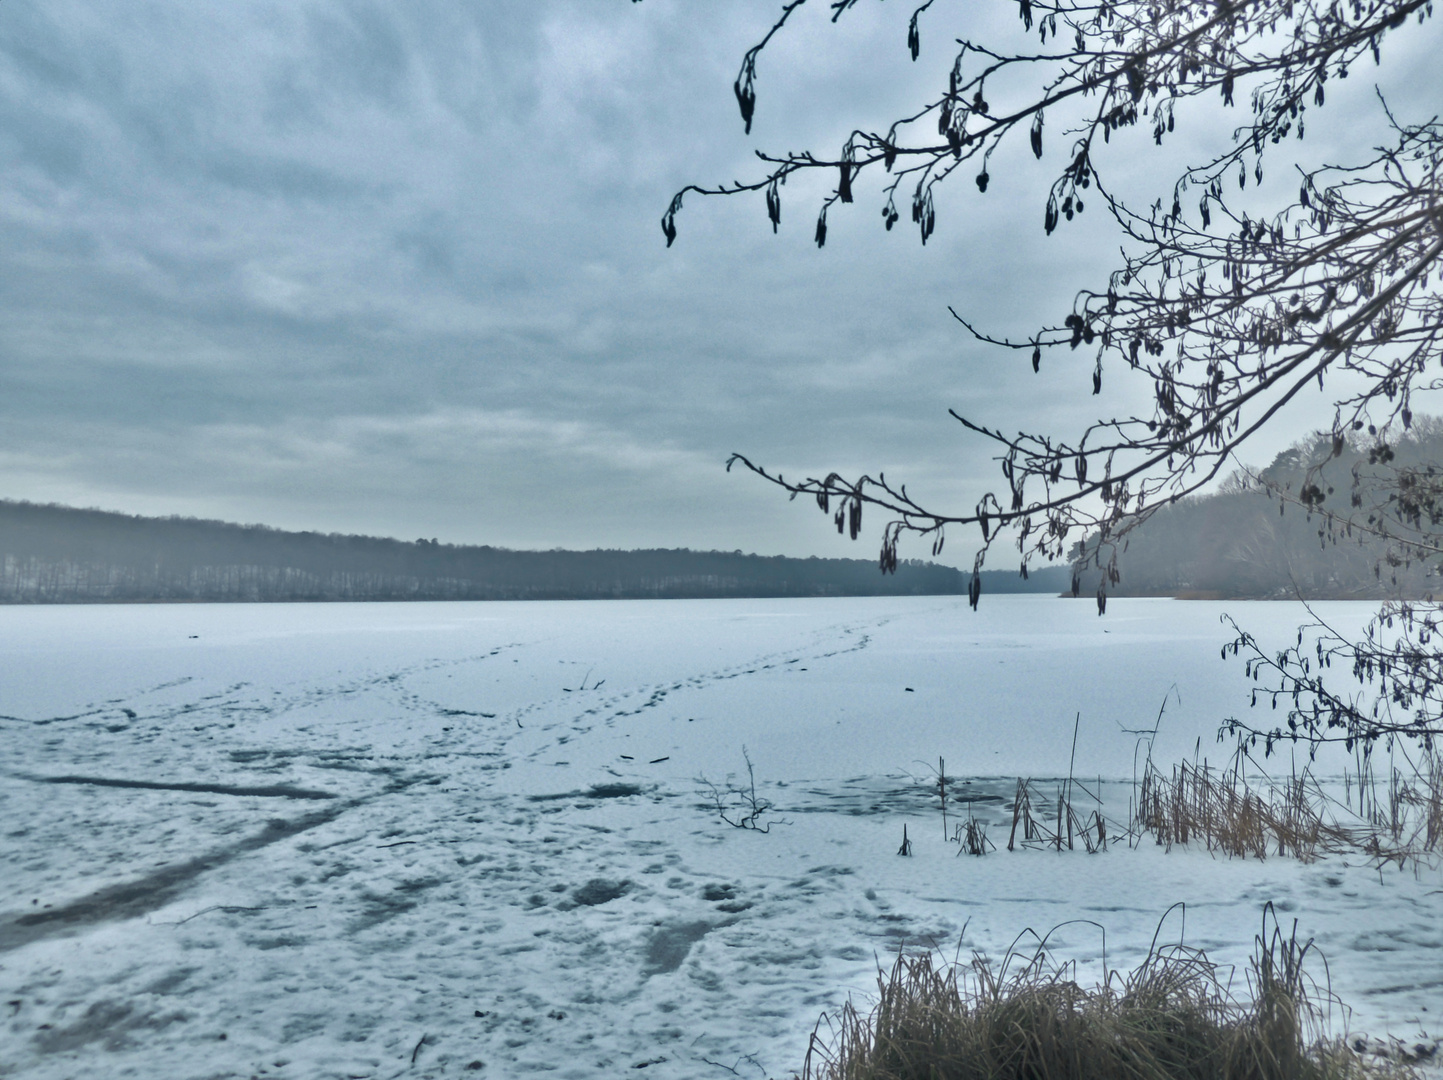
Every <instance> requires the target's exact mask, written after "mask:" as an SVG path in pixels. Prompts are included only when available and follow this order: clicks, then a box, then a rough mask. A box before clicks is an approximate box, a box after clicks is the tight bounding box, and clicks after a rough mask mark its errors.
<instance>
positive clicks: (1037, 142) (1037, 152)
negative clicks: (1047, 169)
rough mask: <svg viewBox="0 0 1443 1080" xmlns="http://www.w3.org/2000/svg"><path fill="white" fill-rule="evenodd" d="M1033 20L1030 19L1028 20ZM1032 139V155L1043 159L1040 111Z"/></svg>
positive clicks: (1031, 135) (1033, 125) (1031, 134)
mask: <svg viewBox="0 0 1443 1080" xmlns="http://www.w3.org/2000/svg"><path fill="white" fill-rule="evenodd" d="M1028 21H1029V22H1030V21H1031V20H1030V19H1029V20H1028ZM1028 134H1029V137H1030V138H1031V140H1032V156H1033V157H1035V158H1037V159H1039V160H1041V158H1042V114H1041V113H1040V112H1039V113H1038V114H1037V115H1036V116H1034V117H1033V118H1032V130H1031V131H1030V132H1029V133H1028Z"/></svg>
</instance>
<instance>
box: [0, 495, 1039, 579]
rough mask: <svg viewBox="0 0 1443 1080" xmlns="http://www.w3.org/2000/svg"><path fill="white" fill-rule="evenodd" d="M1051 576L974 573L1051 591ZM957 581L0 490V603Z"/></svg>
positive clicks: (910, 570) (850, 564) (726, 555)
mask: <svg viewBox="0 0 1443 1080" xmlns="http://www.w3.org/2000/svg"><path fill="white" fill-rule="evenodd" d="M1065 573H1066V572H1065V571H1063V570H1060V569H1057V570H1053V571H1051V572H1050V573H1049V572H1048V571H1042V572H1041V573H1039V574H1034V575H1033V578H1032V580H1031V581H1028V582H1023V581H1021V580H1020V579H1018V578H1017V577H1016V575H1015V574H1002V573H999V574H997V575H996V577H997V579H998V580H996V581H988V582H987V583H986V584H987V589H988V591H989V592H993V591H1016V590H1017V588H1019V587H1021V588H1024V589H1027V590H1028V591H1051V592H1054V593H1055V592H1057V591H1059V590H1060V589H1061V588H1062V586H1063V584H1064V582H1065ZM990 576H991V575H989V577H990ZM968 581H969V575H967V574H964V573H962V572H960V571H958V570H956V569H954V568H952V567H947V566H939V565H937V564H934V563H924V562H920V561H909V562H906V563H904V564H903V565H901V566H900V567H899V568H898V572H897V574H895V575H884V574H881V573H879V572H878V568H877V564H876V563H875V562H872V561H870V560H861V559H818V558H809V559H793V558H785V557H782V556H771V557H769V556H762V555H744V554H742V553H741V552H739V551H736V552H722V551H705V552H703V551H687V550H660V549H659V550H649V551H602V550H597V551H512V550H508V549H506V548H498V547H488V546H462V545H455V544H442V543H438V542H437V541H436V540H426V539H420V540H415V541H410V542H407V541H402V540H393V539H385V538H378V537H372V536H346V535H339V534H334V533H329V534H328V533H318V532H284V531H281V530H279V529H272V528H267V527H266V526H263V525H232V524H227V523H224V522H219V521H200V520H196V519H194V518H178V517H171V518H147V517H134V516H129V515H125V514H116V513H108V512H105V511H100V510H78V509H73V508H70V507H64V506H53V505H50V506H42V505H36V504H33V503H26V502H11V501H0V603H7V604H26V603H97V602H99V603H106V602H110V603H116V602H120V603H124V602H158V601H172V602H184V601H207V602H233V601H243V602H244V601H327V600H572V599H638V598H640V599H645V598H682V597H745V596H754V597H772V596H775V597H782V596H879V595H890V596H896V595H930V594H944V595H951V594H959V593H965V592H966V591H967V587H968Z"/></svg>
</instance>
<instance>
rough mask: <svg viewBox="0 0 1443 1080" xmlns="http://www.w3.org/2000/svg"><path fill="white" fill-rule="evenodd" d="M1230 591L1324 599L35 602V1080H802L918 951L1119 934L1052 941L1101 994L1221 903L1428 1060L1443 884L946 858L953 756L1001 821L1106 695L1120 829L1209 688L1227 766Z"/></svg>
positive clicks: (13, 624)
mask: <svg viewBox="0 0 1443 1080" xmlns="http://www.w3.org/2000/svg"><path fill="white" fill-rule="evenodd" d="M1319 608H1320V610H1322V611H1323V612H1324V613H1325V614H1327V615H1328V617H1329V618H1330V619H1334V620H1337V621H1339V622H1341V623H1343V624H1345V625H1352V626H1356V625H1359V624H1361V623H1362V622H1363V621H1364V620H1365V619H1366V617H1367V615H1368V612H1369V609H1368V608H1367V606H1366V605H1352V604H1324V605H1319ZM1223 611H1228V612H1230V613H1232V614H1233V615H1234V616H1235V617H1236V618H1237V619H1238V621H1239V622H1240V623H1241V624H1242V625H1244V626H1245V627H1247V628H1248V629H1250V630H1252V631H1253V632H1255V633H1256V634H1258V636H1259V637H1260V638H1261V639H1263V640H1264V642H1272V641H1275V642H1277V643H1278V644H1282V643H1284V642H1285V641H1287V640H1290V639H1291V638H1292V637H1293V634H1294V627H1295V626H1296V625H1297V623H1298V622H1299V621H1300V619H1301V618H1302V616H1303V612H1302V609H1301V608H1300V607H1299V606H1296V605H1291V604H1276V603H1275V604H1260V603H1253V604H1248V603H1235V604H1213V603H1202V602H1187V603H1185V602H1174V601H1166V600H1127V599H1114V600H1113V601H1111V602H1110V604H1109V611H1108V614H1107V616H1106V617H1105V618H1098V617H1097V615H1096V608H1095V606H1094V605H1092V604H1090V603H1088V602H1085V601H1083V602H1065V601H1059V600H1055V599H1051V598H1046V597H986V598H984V603H983V604H982V607H981V609H980V610H979V611H978V612H976V613H974V612H971V611H969V610H967V607H966V604H965V602H964V601H961V600H958V599H956V598H941V597H930V598H900V599H899V598H875V599H845V600H841V599H839V600H802V601H799V600H776V601H771V600H748V601H641V602H627V601H622V602H588V603H531V604H500V603H495V604H464V603H456V604H390V605H372V604H355V605H314V606H307V605H274V606H269V605H268V606H242V605H234V606H222V605H217V606H211V605H184V606H135V607H37V608H5V609H0V714H3V717H0V732H3V743H0V867H3V869H0V1076H6V1077H9V1076H14V1077H26V1078H36V1080H40V1078H47V1080H48V1078H55V1080H60V1078H64V1077H70V1076H80V1075H101V1076H107V1077H123V1076H144V1077H147V1078H156V1080H179V1078H187V1080H189V1078H201V1077H251V1076H266V1077H298V1078H309V1077H317V1078H319V1077H376V1078H383V1077H399V1076H415V1077H432V1076H434V1077H442V1076H459V1075H467V1076H471V1075H481V1076H518V1075H525V1074H528V1073H532V1072H536V1073H549V1074H554V1075H556V1076H561V1077H598V1076H614V1075H618V1074H619V1073H621V1072H622V1071H626V1074H627V1075H633V1074H632V1073H631V1071H630V1070H632V1069H642V1068H643V1067H644V1068H645V1070H646V1071H645V1073H644V1075H646V1076H647V1077H648V1078H652V1077H656V1078H672V1077H705V1076H715V1077H718V1078H720V1077H725V1076H727V1075H730V1074H729V1073H728V1071H727V1070H728V1069H730V1070H734V1071H735V1072H736V1073H737V1074H739V1075H742V1076H754V1077H759V1078H760V1077H763V1076H773V1077H781V1076H789V1075H791V1073H792V1072H793V1071H794V1070H796V1069H798V1068H799V1067H800V1065H801V1060H802V1056H803V1054H804V1053H805V1050H806V1046H807V1037H808V1034H809V1033H810V1030H811V1027H812V1025H813V1023H814V1022H815V1021H816V1019H817V1017H818V1015H819V1013H820V1012H821V1011H822V1010H824V1009H831V1008H835V1007H836V1006H838V1005H839V1004H840V1003H841V1002H842V1001H843V1000H845V998H846V996H847V995H848V994H849V993H851V994H853V995H863V994H865V993H866V992H867V991H868V989H869V988H870V987H871V986H872V985H873V982H874V978H875V972H876V966H877V963H878V961H879V959H880V960H881V961H882V962H884V963H885V962H886V960H887V957H888V955H889V954H890V953H894V952H895V950H896V948H897V947H898V945H899V944H900V943H903V942H906V943H910V944H916V945H922V944H928V943H935V944H936V945H937V946H939V947H941V948H943V949H945V950H947V951H949V953H950V952H951V951H954V950H956V949H958V947H959V945H960V948H961V949H962V954H963V955H964V956H965V955H967V953H968V952H970V951H971V950H974V949H975V950H980V951H983V952H986V953H988V954H990V955H993V956H997V955H1000V954H1001V953H1002V952H1003V951H1004V950H1005V949H1006V947H1007V945H1008V944H1009V942H1011V941H1012V940H1013V939H1014V938H1015V937H1016V936H1017V935H1018V934H1019V933H1021V932H1022V931H1024V930H1025V929H1027V928H1032V929H1034V930H1038V931H1042V932H1045V931H1046V930H1048V929H1049V928H1051V927H1054V926H1056V925H1058V924H1061V923H1066V922H1068V921H1069V920H1090V922H1088V921H1078V922H1071V923H1070V924H1069V925H1067V926H1063V927H1062V928H1061V929H1059V930H1058V931H1057V932H1056V933H1055V934H1054V936H1053V939H1052V940H1053V944H1054V945H1055V947H1056V952H1057V954H1058V956H1059V957H1061V958H1064V959H1072V960H1076V961H1077V962H1078V963H1079V965H1080V970H1081V973H1082V974H1083V975H1084V976H1091V977H1094V978H1096V977H1100V976H1101V974H1102V971H1103V964H1104V962H1105V963H1106V964H1108V965H1110V966H1112V967H1115V968H1118V967H1120V968H1127V967H1130V966H1132V965H1133V964H1135V963H1136V962H1137V960H1138V959H1140V958H1141V956H1142V955H1143V954H1144V953H1145V951H1146V949H1147V947H1148V944H1149V942H1150V941H1151V940H1152V938H1153V935H1154V933H1155V932H1156V931H1157V930H1158V922H1159V919H1160V918H1161V917H1162V916H1163V913H1164V912H1165V911H1166V910H1167V909H1168V908H1169V906H1170V905H1173V904H1174V903H1177V902H1179V901H1181V902H1185V903H1186V910H1185V914H1184V913H1183V912H1181V911H1174V912H1173V914H1172V915H1171V916H1170V917H1169V919H1168V921H1167V922H1166V923H1165V925H1164V926H1163V928H1162V931H1161V933H1162V936H1163V937H1164V938H1165V939H1168V940H1176V939H1177V937H1178V936H1179V935H1185V941H1186V943H1187V944H1190V945H1193V946H1198V947H1202V948H1205V949H1206V950H1207V951H1208V952H1209V954H1210V955H1211V956H1212V957H1213V959H1215V960H1221V961H1224V962H1226V963H1236V964H1238V965H1239V972H1241V971H1242V970H1243V968H1244V966H1245V964H1246V960H1247V957H1248V956H1249V955H1250V954H1251V952H1252V948H1253V938H1254V936H1255V935H1256V934H1257V933H1258V932H1259V931H1260V930H1261V928H1262V916H1263V908H1264V905H1265V904H1267V903H1268V902H1269V901H1271V902H1272V903H1273V904H1274V906H1275V908H1276V910H1277V911H1278V912H1279V913H1280V914H1281V915H1282V916H1283V917H1284V918H1285V919H1286V920H1289V921H1290V920H1291V919H1294V918H1296V919H1297V920H1298V929H1299V933H1300V935H1301V936H1304V937H1313V938H1315V939H1316V940H1317V942H1318V944H1319V947H1320V949H1321V952H1322V954H1323V955H1324V956H1326V958H1327V961H1328V965H1329V968H1328V975H1329V976H1330V977H1331V983H1332V986H1333V989H1334V990H1335V991H1336V992H1337V993H1338V995H1339V996H1340V997H1341V998H1342V999H1343V1000H1345V1001H1346V1002H1347V1003H1348V1004H1350V1005H1351V1006H1352V1007H1353V1010H1354V1011H1353V1014H1352V1017H1351V1022H1350V1024H1351V1028H1352V1029H1353V1030H1356V1031H1365V1032H1368V1033H1370V1034H1372V1035H1375V1036H1383V1035H1388V1036H1392V1037H1395V1038H1398V1039H1401V1040H1404V1041H1405V1042H1406V1043H1407V1044H1408V1045H1412V1044H1413V1043H1415V1042H1420V1041H1421V1042H1425V1043H1429V1042H1431V1040H1432V1039H1433V1038H1434V1036H1435V1035H1436V1034H1437V1033H1438V1032H1439V1029H1440V1028H1443V1025H1440V1024H1439V1023H1438V1022H1437V1021H1436V1019H1434V1017H1436V1016H1437V1014H1438V1012H1439V1010H1440V1009H1443V951H1440V946H1443V924H1440V920H1439V918H1438V916H1439V913H1440V909H1443V876H1440V875H1439V874H1438V873H1437V872H1436V871H1428V870H1424V871H1422V872H1421V873H1416V874H1415V873H1414V872H1412V871H1411V870H1410V871H1409V872H1406V873H1400V872H1399V871H1398V870H1396V869H1393V870H1389V871H1382V872H1380V871H1379V870H1378V869H1377V868H1375V867H1372V866H1370V865H1369V864H1368V863H1367V862H1366V861H1365V860H1364V859H1362V858H1361V857H1353V858H1342V857H1338V856H1331V857H1328V858H1325V859H1322V860H1320V861H1319V862H1317V863H1314V864H1312V865H1301V864H1298V863H1296V862H1292V861H1288V860H1283V859H1272V860H1268V861H1266V862H1257V861H1246V860H1228V859H1225V858H1213V857H1210V856H1208V855H1206V854H1202V853H1198V852H1188V851H1179V850H1173V851H1172V852H1163V851H1162V850H1161V849H1158V848H1156V847H1155V846H1153V845H1151V844H1150V843H1148V844H1144V845H1142V846H1141V847H1139V848H1136V849H1129V848H1128V847H1126V846H1125V845H1114V846H1113V847H1112V848H1111V849H1110V850H1108V851H1107V852H1105V853H1101V854H1097V855H1086V854H1084V853H1083V852H1081V851H1080V850H1078V851H1073V852H1063V853H1060V854H1059V853H1053V852H1043V851H1035V850H1034V851H1020V852H1014V853H1008V852H1006V851H1000V852H997V853H995V854H991V855H988V856H986V857H985V858H971V857H967V856H962V857H957V856H956V855H955V852H956V850H957V849H956V845H955V844H951V843H947V842H944V837H943V828H942V821H941V817H940V814H939V810H938V802H937V797H936V793H935V790H934V789H933V787H932V786H931V784H932V779H933V777H932V774H931V771H930V770H931V769H933V768H935V765H936V761H937V759H938V757H939V756H940V757H943V758H945V759H946V771H947V774H948V776H949V777H956V778H957V779H956V780H955V781H949V782H950V783H951V784H952V787H953V799H954V800H957V801H967V800H970V801H971V802H972V805H973V807H974V809H975V811H976V812H977V813H978V815H979V816H984V817H990V818H991V819H992V820H994V821H996V822H998V823H999V824H996V825H994V827H993V833H992V836H993V838H994V839H999V838H1001V839H1003V840H1005V835H1003V836H1001V837H999V834H1005V830H1004V829H1003V828H1002V826H1001V824H1000V822H1001V821H1002V820H1003V819H1004V818H1005V817H1006V813H1007V812H1006V803H1005V801H1006V800H1007V799H1008V797H1009V796H1010V794H1011V790H1012V787H1013V784H1014V783H1015V778H1016V777H1017V776H1019V775H1021V776H1027V777H1033V778H1039V779H1044V780H1045V779H1046V778H1056V777H1058V776H1065V775H1066V773H1067V771H1068V766H1069V759H1070V757H1071V754H1072V750H1073V726H1074V720H1075V718H1076V717H1078V716H1080V722H1079V726H1078V738H1077V745H1076V764H1075V766H1074V768H1075V771H1076V773H1077V774H1078V775H1080V776H1090V777H1102V778H1104V788H1105V789H1107V790H1111V791H1112V792H1114V794H1115V798H1114V799H1113V800H1112V801H1113V803H1114V812H1115V813H1116V812H1117V808H1118V806H1119V805H1120V807H1121V808H1122V810H1123V812H1122V813H1121V814H1120V815H1119V816H1125V807H1126V797H1127V792H1128V787H1127V784H1126V781H1128V780H1129V779H1130V778H1131V776H1132V774H1133V769H1134V760H1135V753H1136V749H1137V743H1138V735H1137V734H1136V732H1137V731H1138V730H1141V729H1145V728H1149V727H1151V726H1152V724H1153V722H1154V721H1155V719H1156V716H1157V713H1158V709H1159V706H1160V704H1161V703H1162V701H1163V699H1164V696H1166V695H1169V694H1170V688H1175V691H1176V692H1175V693H1172V694H1171V695H1170V696H1169V705H1168V708H1167V712H1166V714H1165V716H1164V719H1163V723H1162V728H1161V731H1160V732H1159V735H1158V740H1157V746H1156V748H1155V750H1154V754H1155V757H1156V758H1157V759H1158V760H1160V761H1163V762H1171V761H1174V760H1178V759H1180V758H1181V757H1183V756H1189V757H1190V756H1192V755H1193V753H1194V752H1195V751H1196V749H1197V748H1198V747H1199V746H1201V748H1202V753H1203V754H1204V755H1207V754H1208V753H1210V752H1211V753H1212V754H1213V755H1214V756H1215V759H1221V758H1223V757H1225V756H1226V755H1227V752H1228V746H1227V745H1226V744H1223V745H1218V744H1216V743H1215V742H1214V737H1215V734H1216V731H1217V727H1218V725H1219V723H1220V721H1221V720H1222V719H1224V718H1225V717H1227V716H1229V715H1244V714H1245V713H1246V711H1247V700H1248V699H1247V689H1246V688H1247V685H1248V684H1247V683H1246V681H1245V680H1244V677H1243V672H1242V665H1241V663H1240V662H1237V661H1228V662H1223V661H1222V660H1221V659H1220V657H1219V651H1220V649H1221V646H1222V645H1223V643H1224V642H1225V641H1227V640H1228V639H1229V637H1230V632H1229V629H1228V628H1227V627H1226V626H1224V625H1221V624H1220V623H1219V615H1220V613H1221V612H1223ZM1199 740H1200V742H1199ZM743 748H745V752H746V754H747V755H749V757H750V759H751V761H752V762H753V763H754V765H755V768H756V778H757V782H758V794H759V795H761V796H762V797H764V798H766V799H769V800H771V801H772V802H774V803H775V809H774V810H773V811H772V813H770V814H769V815H767V817H766V819H765V820H769V821H774V822H775V824H774V825H773V826H772V828H771V829H770V831H769V832H766V833H760V832H757V831H752V830H741V829H736V828H732V827H730V826H728V825H727V824H725V823H724V822H723V821H721V820H720V818H719V817H718V814H717V812H716V809H715V807H714V806H713V805H712V804H710V803H709V802H708V799H707V797H706V786H705V784H703V783H702V782H701V778H703V777H705V778H707V779H709V780H710V781H712V782H713V783H715V784H717V785H720V786H725V785H726V784H727V783H728V777H730V782H731V783H733V784H735V783H738V782H740V781H741V780H744V779H745V769H744V759H743ZM1210 748H1213V749H1211V750H1210ZM1039 790H1040V791H1041V792H1042V793H1043V794H1046V793H1048V792H1049V791H1050V790H1051V788H1050V787H1049V785H1048V784H1047V783H1043V784H1041V785H1040V786H1039ZM953 806H954V812H955V809H956V802H954V804H953ZM904 824H905V825H906V827H907V830H908V836H909V838H910V839H911V840H912V841H913V842H914V844H915V850H914V854H913V856H912V857H911V858H902V857H899V856H898V854H897V848H898V845H899V844H900V842H901V837H902V829H903V826H904ZM1184 919H1185V927H1184V925H1183V924H1184ZM964 928H965V933H964ZM1319 974H1320V975H1321V972H1320V973H1319ZM1239 977H1241V975H1240V976H1239ZM1342 1023H1343V1020H1342V1018H1341V1017H1339V1018H1336V1025H1337V1028H1338V1030H1341V1027H1342ZM477 1063H480V1064H477ZM637 1075H641V1074H640V1073H638V1074H637Z"/></svg>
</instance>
